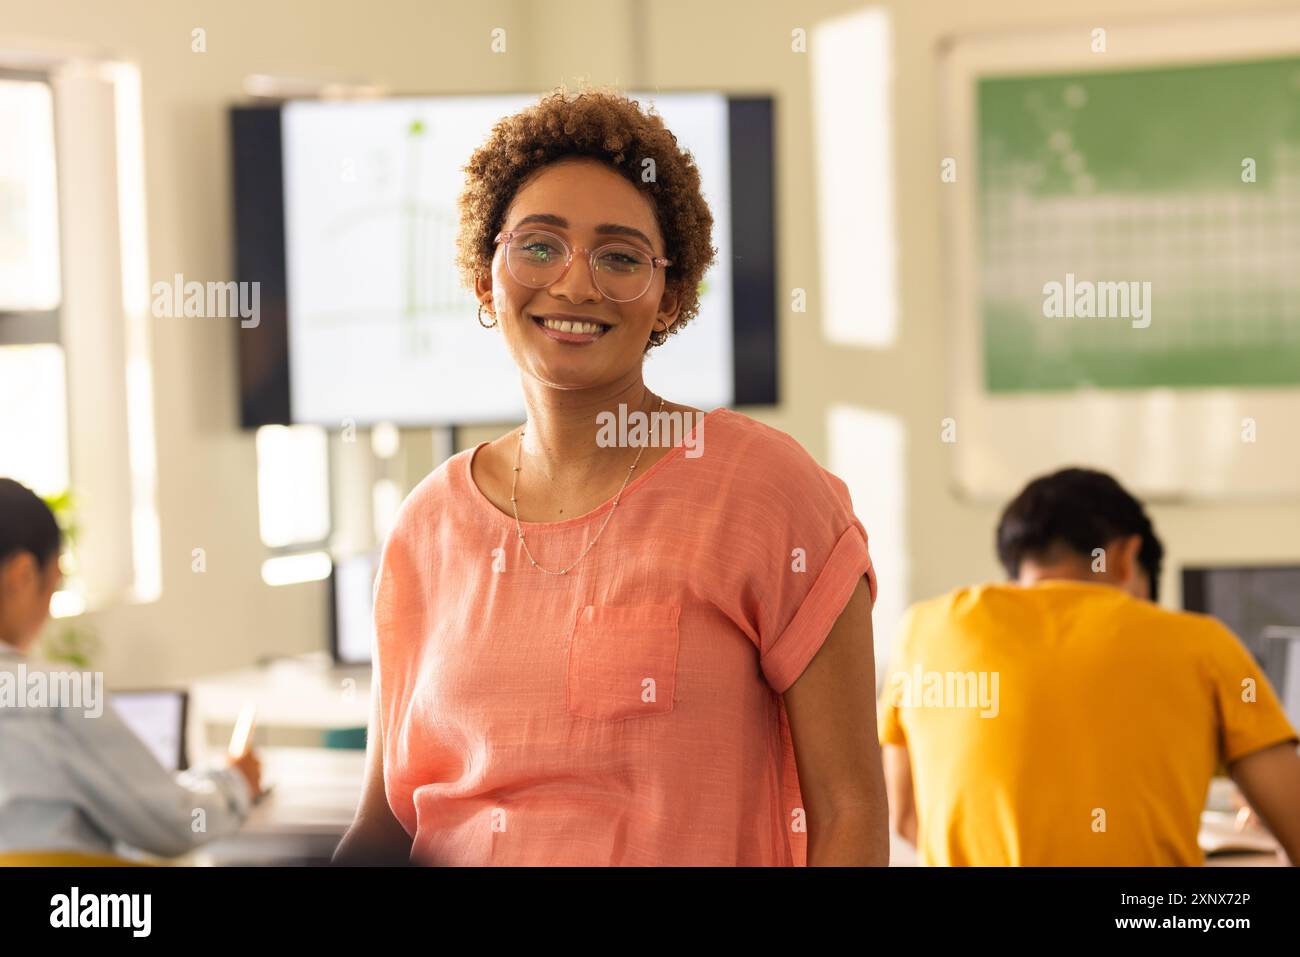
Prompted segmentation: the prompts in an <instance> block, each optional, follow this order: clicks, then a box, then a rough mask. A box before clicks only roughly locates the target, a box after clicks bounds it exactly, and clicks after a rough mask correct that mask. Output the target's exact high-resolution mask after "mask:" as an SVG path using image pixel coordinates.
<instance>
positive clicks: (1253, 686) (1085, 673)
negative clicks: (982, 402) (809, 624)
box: [879, 468, 1300, 866]
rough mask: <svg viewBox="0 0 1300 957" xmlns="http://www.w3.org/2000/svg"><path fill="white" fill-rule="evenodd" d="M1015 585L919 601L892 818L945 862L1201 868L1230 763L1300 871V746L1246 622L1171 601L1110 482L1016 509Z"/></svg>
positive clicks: (1145, 529) (1047, 483)
mask: <svg viewBox="0 0 1300 957" xmlns="http://www.w3.org/2000/svg"><path fill="white" fill-rule="evenodd" d="M997 548H998V556H999V558H1000V560H1001V562H1002V565H1003V566H1004V567H1005V568H1006V571H1007V574H1008V576H1009V577H1010V579H1011V581H1010V582H1009V583H1007V584H990V585H979V586H975V587H971V588H962V589H959V590H957V591H954V592H952V593H950V594H947V595H944V596H942V597H939V598H934V599H931V600H929V601H924V602H921V603H919V604H917V605H915V606H913V607H912V608H911V609H909V610H908V612H907V615H906V616H905V619H904V622H903V626H902V628H901V630H900V633H899V637H898V641H897V644H896V647H895V651H894V656H893V661H892V663H891V666H890V668H889V669H888V670H887V671H886V673H885V676H884V677H885V681H884V690H883V693H882V695H881V699H880V721H879V727H880V741H881V743H882V745H884V746H885V748H884V758H885V773H886V779H887V783H888V787H889V805H890V817H891V823H892V824H893V827H894V829H895V830H896V831H897V832H898V833H899V834H900V835H902V836H903V837H905V838H907V839H908V840H910V841H912V843H914V844H915V845H916V846H917V850H918V856H919V859H920V862H921V863H923V864H931V865H977V866H989V865H992V866H997V865H1025V866H1044V865H1046V866H1052V865H1117V866H1124V865H1180V866H1185V865H1199V864H1203V863H1204V856H1203V854H1202V853H1201V850H1200V848H1199V847H1198V846H1197V840H1196V837H1197V831H1198V827H1199V822H1200V815H1201V811H1202V809H1203V807H1204V805H1205V799H1206V792H1207V790H1208V787H1209V783H1210V779H1211V777H1212V776H1213V775H1214V773H1215V769H1216V768H1217V767H1219V766H1221V765H1222V766H1224V767H1226V768H1227V770H1228V772H1229V774H1231V776H1232V777H1233V779H1234V780H1235V781H1236V783H1237V785H1238V787H1239V788H1240V790H1241V791H1242V793H1243V795H1244V796H1245V798H1246V800H1247V801H1249V802H1250V804H1251V806H1252V807H1253V808H1254V810H1255V811H1256V813H1257V814H1258V815H1259V817H1260V818H1261V819H1262V820H1263V822H1264V823H1265V825H1267V826H1268V827H1269V828H1270V829H1271V830H1272V832H1273V833H1274V834H1275V835H1276V837H1277V838H1278V840H1279V842H1280V843H1281V844H1282V847H1283V849H1284V850H1285V851H1286V853H1287V855H1288V856H1289V857H1290V859H1291V860H1292V861H1293V862H1300V755H1298V754H1297V751H1296V732H1295V730H1294V729H1293V728H1292V727H1291V725H1290V724H1289V723H1288V721H1287V718H1286V715H1285V714H1284V712H1283V710H1282V707H1281V705H1280V704H1279V703H1278V699H1277V696H1276V695H1275V693H1274V691H1273V689H1272V688H1271V687H1270V686H1269V683H1268V680H1267V678H1266V677H1265V676H1264V674H1263V673H1262V671H1261V669H1260V668H1259V666H1258V665H1257V664H1256V663H1255V661H1254V659H1253V658H1252V656H1251V655H1250V653H1249V652H1248V651H1247V650H1246V648H1245V647H1244V646H1243V645H1242V644H1241V642H1240V641H1238V640H1237V638H1236V636H1234V635H1233V634H1232V632H1230V631H1229V630H1228V629H1227V628H1225V627H1224V626H1223V625H1222V624H1220V623H1219V622H1218V621H1217V620H1215V619H1213V618H1210V617H1208V616H1205V615H1198V614H1191V613H1186V612H1178V611H1169V610H1166V609H1163V608H1161V607H1159V606H1158V605H1156V604H1155V603H1154V601H1155V599H1156V597H1157V596H1156V589H1157V586H1158V582H1159V577H1160V563H1161V559H1162V556H1163V547H1162V546H1161V544H1160V541H1159V539H1158V538H1156V535H1155V531H1154V529H1153V528H1152V525H1151V521H1150V519H1148V517H1147V515H1146V513H1145V512H1144V510H1143V508H1142V505H1141V503H1139V502H1138V501H1137V499H1135V498H1134V497H1133V496H1132V495H1130V494H1129V493H1128V492H1127V491H1125V490H1124V489H1123V488H1122V487H1121V486H1120V485H1119V483H1118V482H1116V481H1115V480H1114V479H1113V478H1111V477H1110V476H1109V475H1106V474H1104V473H1101V472H1096V471H1091V470H1086V469H1075V468H1071V469H1064V470H1062V471H1059V472H1056V473H1054V474H1052V475H1047V476H1044V477H1041V478H1038V479H1035V480H1034V481H1032V482H1030V483H1029V485H1028V486H1027V487H1026V488H1025V489H1024V490H1023V491H1022V492H1021V493H1020V494H1019V495H1018V496H1017V497H1016V498H1015V499H1014V500H1013V501H1012V502H1011V503H1010V504H1009V505H1008V506H1007V507H1006V510H1005V511H1004V513H1003V515H1002V518H1001V521H1000V522H999V525H998V530H997Z"/></svg>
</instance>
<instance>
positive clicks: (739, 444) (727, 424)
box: [705, 409, 824, 475]
mask: <svg viewBox="0 0 1300 957" xmlns="http://www.w3.org/2000/svg"><path fill="white" fill-rule="evenodd" d="M715 418H716V419H717V424H718V425H720V426H722V427H721V428H718V429H716V430H714V431H716V432H717V442H716V444H717V445H718V447H719V449H720V451H722V452H724V453H726V455H727V456H728V457H734V458H738V459H742V460H743V461H744V462H745V465H746V469H750V468H755V469H758V468H761V469H767V470H772V469H776V470H779V471H780V472H781V473H790V472H794V473H804V474H807V475H814V474H817V473H821V472H823V471H824V470H823V469H822V467H821V466H820V465H819V464H818V463H817V460H816V459H814V458H813V457H812V455H811V454H810V453H809V452H808V450H807V449H806V448H804V447H803V445H802V444H801V443H800V442H799V440H798V439H796V438H795V437H794V436H792V435H790V434H789V433H788V432H782V431H781V430H780V429H778V428H775V427H774V426H771V425H768V424H767V423H766V422H760V421H759V420H758V419H755V418H752V417H751V416H748V415H745V414H743V413H741V412H736V411H735V410H733V409H719V410H718V412H717V413H716V414H715ZM706 431H707V420H706ZM710 438H712V436H708V435H706V436H705V446H706V448H707V443H708V441H709V439H710Z"/></svg>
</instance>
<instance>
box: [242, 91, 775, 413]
mask: <svg viewBox="0 0 1300 957" xmlns="http://www.w3.org/2000/svg"><path fill="white" fill-rule="evenodd" d="M630 95H632V96H633V97H634V98H636V99H638V101H639V102H641V103H642V104H643V106H647V107H648V106H653V107H654V109H655V111H656V112H657V113H658V114H659V115H660V116H661V117H662V118H663V119H664V121H665V123H667V124H668V126H669V127H670V128H671V129H672V130H673V132H674V135H675V136H677V137H678V139H679V141H680V143H681V145H682V146H683V147H684V148H686V149H688V150H689V151H690V152H691V155H692V158H693V159H694V161H695V164H696V166H697V168H698V169H699V172H700V180H701V190H702V191H703V194H704V196H705V199H706V200H707V202H708V203H709V206H710V209H711V211H712V214H713V219H714V222H713V231H712V234H711V242H712V243H713V244H714V245H715V246H716V248H717V253H718V255H717V257H716V260H715V262H714V265H713V266H712V268H711V269H710V270H709V272H708V273H707V274H706V275H705V276H704V279H703V281H702V283H701V288H700V300H699V315H698V317H697V318H696V319H695V320H694V321H693V322H692V323H691V328H690V329H689V334H687V335H683V336H680V337H677V336H674V337H672V338H670V339H669V341H668V342H666V343H664V345H663V346H662V347H660V348H658V349H655V350H653V353H652V356H651V361H647V363H646V368H645V377H646V382H647V384H648V385H649V386H650V388H652V389H653V390H654V391H656V392H659V393H660V394H664V395H670V396H672V397H673V398H674V399H675V400H677V401H679V402H683V403H686V404H688V405H694V406H698V407H700V408H703V409H713V408H716V407H719V406H727V407H731V406H737V405H774V404H776V403H777V402H778V400H779V395H778V382H777V369H778V361H777V358H778V357H777V335H776V314H777V312H776V311H777V302H778V300H779V298H780V297H779V296H778V295H777V294H776V286H775V282H776V268H775V261H776V248H777V233H776V216H775V174H776V152H775V136H774V129H775V107H774V99H773V97H771V96H762V95H759V96H750V95H745V96H734V95H730V94H727V93H725V92H723V91H719V90H698V91H678V92H654V93H636V92H635V91H634V92H633V93H631V94H630ZM537 99H538V92H536V91H535V92H530V93H513V94H508V93H492V94H471V95H459V94H457V95H441V96H422V97H421V96H402V97H391V98H383V99H377V100H365V101H336V100H334V101H311V100H295V101H291V102H288V103H284V104H276V105H273V106H266V105H258V106H249V107H237V108H235V109H233V110H232V112H231V128H230V132H231V146H232V158H233V170H232V185H233V195H234V200H235V215H234V229H235V238H236V245H235V266H236V272H237V279H238V280H239V281H240V282H241V283H252V284H254V285H251V286H249V287H248V288H250V289H253V288H255V289H257V290H258V291H259V292H258V300H257V308H258V316H257V319H256V321H255V322H254V321H253V320H252V318H251V317H250V318H249V319H248V320H247V323H248V324H247V325H244V323H245V320H242V319H241V326H243V327H242V328H241V329H240V331H239V335H238V336H237V339H238V340H239V343H238V345H239V384H240V420H241V423H242V424H243V426H244V427H246V428H254V427H257V426H261V425H270V424H290V423H310V424H316V425H322V426H325V427H326V428H332V429H338V428H343V427H345V424H346V423H353V424H355V425H359V426H366V425H373V424H375V423H378V422H392V423H394V424H396V425H398V426H403V427H408V428H423V427H428V426H458V425H468V424H504V423H511V422H518V421H520V420H522V418H523V417H524V414H525V410H524V406H523V398H522V396H521V395H520V392H519V371H518V369H516V368H515V366H514V363H513V361H512V360H511V358H510V355H509V352H508V351H507V350H506V349H505V348H504V347H503V345H502V342H501V337H500V336H499V335H497V334H496V333H493V334H491V335H488V334H486V333H485V332H484V331H483V329H482V328H481V327H480V326H479V323H478V322H476V321H475V310H476V309H477V307H478V302H477V301H476V299H475V298H474V296H473V294H472V293H471V291H470V290H468V289H467V288H465V287H464V286H463V285H462V282H461V277H460V275H459V273H458V271H457V267H456V263H455V254H456V240H457V229H458V226H459V222H460V213H459V210H458V206H457V203H458V196H459V193H460V190H461V189H462V188H463V186H464V182H465V174H464V171H463V169H462V167H463V166H464V164H465V162H466V161H467V160H468V158H469V156H470V155H471V154H472V153H473V151H474V150H475V149H476V148H477V147H479V146H481V145H482V144H483V143H484V142H485V141H486V140H487V138H488V136H489V135H490V133H491V130H492V128H493V126H494V125H495V124H496V123H497V122H499V121H500V120H501V119H503V118H504V117H506V116H508V115H511V114H513V113H514V112H516V111H517V110H520V109H522V108H524V107H527V106H530V105H532V104H534V103H535V102H536V101H537ZM241 288H242V287H241Z"/></svg>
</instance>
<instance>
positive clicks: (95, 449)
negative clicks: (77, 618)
mask: <svg viewBox="0 0 1300 957" xmlns="http://www.w3.org/2000/svg"><path fill="white" fill-rule="evenodd" d="M0 129H3V130H4V131H5V136H4V137H3V138H0V435H3V436H4V442H3V443H0V474H4V475H8V476H11V477H13V478H15V479H17V480H18V481H21V482H23V483H24V484H26V485H29V486H30V487H32V488H33V489H34V490H35V491H36V492H38V493H39V494H41V495H44V496H46V497H49V498H53V497H60V498H63V499H64V500H65V501H66V502H67V503H68V506H67V507H68V508H69V510H70V515H68V516H64V517H65V518H68V517H70V518H71V520H72V523H73V525H75V527H76V534H75V536H74V537H73V539H72V541H71V543H70V548H71V552H72V554H71V555H70V556H69V558H70V559H71V560H69V561H66V562H65V566H66V567H65V569H64V572H65V586H64V591H63V592H60V593H59V595H57V596H56V600H55V602H54V608H55V611H56V614H60V613H68V614H76V613H78V612H80V611H81V610H83V609H86V608H90V609H94V608H96V607H99V606H102V605H105V604H110V603H115V602H120V601H124V600H127V601H130V600H136V601H139V600H152V599H154V598H156V597H157V596H158V594H159V592H160V590H161V555H160V545H159V535H158V517H157V507H156V492H155V473H156V470H155V459H154V433H153V410H152V401H153V400H152V377H151V373H150V365H149V339H148V336H149V329H148V266H147V258H146V241H145V231H144V222H145V213H144V162H143V135H142V129H141V122H140V88H139V73H138V71H137V70H136V69H135V68H134V67H132V66H130V65H129V64H123V63H110V62H104V61H93V60H88V59H85V58H72V57H68V58H62V57H59V56H47V55H44V54H39V55H38V54H20V53H16V52H12V51H6V52H5V54H4V56H3V58H0ZM11 131H13V133H14V135H9V134H10V132H11ZM105 157H112V158H113V159H114V160H115V162H105V161H104V158H105ZM72 210H75V214H76V220H75V221H76V229H75V230H69V229H67V228H66V222H67V217H68V216H69V215H71V213H70V212H69V211H72ZM69 422H72V423H84V425H82V426H81V427H79V428H76V429H70V428H69V425H68V424H69Z"/></svg>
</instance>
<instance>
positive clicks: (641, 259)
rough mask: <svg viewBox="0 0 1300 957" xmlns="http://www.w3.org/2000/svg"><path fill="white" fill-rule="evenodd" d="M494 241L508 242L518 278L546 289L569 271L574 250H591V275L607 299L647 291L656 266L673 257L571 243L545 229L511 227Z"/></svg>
mask: <svg viewBox="0 0 1300 957" xmlns="http://www.w3.org/2000/svg"><path fill="white" fill-rule="evenodd" d="M493 243H494V244H499V243H505V244H506V268H507V269H508V270H509V271H510V275H512V276H514V278H515V281H516V282H520V283H523V284H524V285H525V286H531V287H532V288H534V289H542V288H545V287H546V286H550V285H554V284H555V283H556V282H558V281H559V279H560V277H561V276H563V275H564V274H565V273H566V272H568V269H569V266H570V264H572V262H573V256H574V253H578V252H585V253H589V264H590V266H591V277H592V280H593V281H594V282H595V283H596V288H597V289H599V290H600V294H601V295H602V296H604V297H605V298H606V299H612V300H613V301H614V302H631V301H632V300H633V299H640V298H641V297H642V296H644V295H645V292H646V290H647V289H649V288H650V284H651V283H652V282H654V278H655V270H656V269H658V268H659V267H660V266H664V267H667V266H671V265H672V260H670V259H664V258H663V257H662V256H652V255H650V253H648V252H646V251H645V250H644V249H641V248H640V247H639V246H632V245H630V244H628V243H606V244H605V245H604V246H600V247H598V248H596V249H592V250H587V249H583V248H582V247H580V246H579V247H576V248H575V247H571V246H570V245H569V244H568V243H567V242H565V241H564V239H562V238H561V237H559V236H557V235H555V233H550V232H547V231H546V230H544V229H509V230H504V231H503V232H500V233H497V236H496V239H495V240H493Z"/></svg>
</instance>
